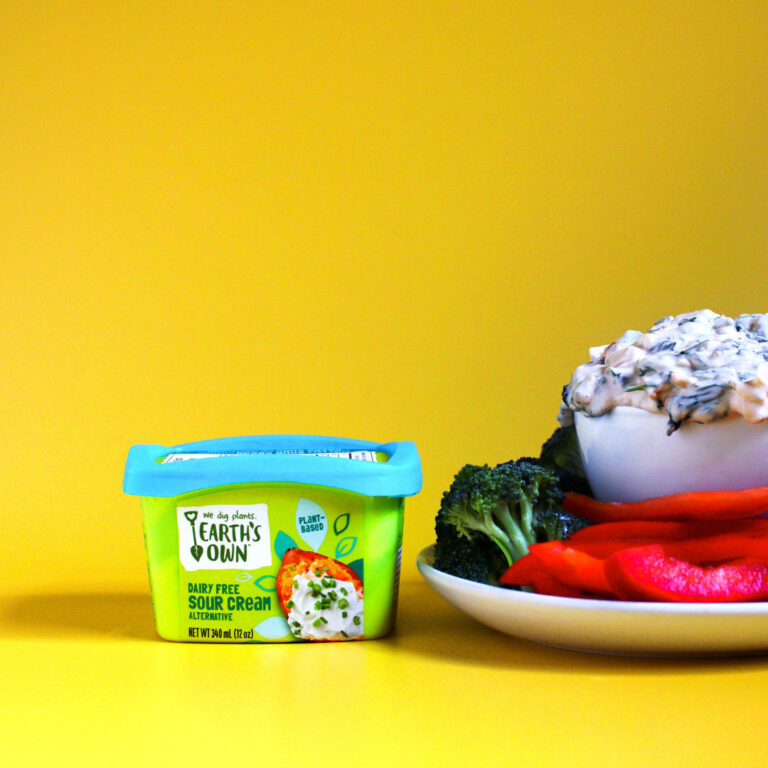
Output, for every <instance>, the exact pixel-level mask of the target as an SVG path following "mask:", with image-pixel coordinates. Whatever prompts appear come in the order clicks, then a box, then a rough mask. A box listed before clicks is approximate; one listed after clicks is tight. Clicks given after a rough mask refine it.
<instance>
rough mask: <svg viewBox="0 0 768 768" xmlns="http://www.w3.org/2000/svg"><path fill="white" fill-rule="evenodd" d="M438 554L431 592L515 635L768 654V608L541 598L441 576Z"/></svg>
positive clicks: (427, 559)
mask: <svg viewBox="0 0 768 768" xmlns="http://www.w3.org/2000/svg"><path fill="white" fill-rule="evenodd" d="M433 549H434V548H433V547H427V548H426V549H424V550H422V551H421V552H420V553H419V556H418V559H417V565H418V568H419V571H420V572H421V575H422V576H423V577H424V578H425V579H426V580H427V582H428V583H429V585H430V586H431V587H432V588H433V589H434V590H435V591H436V592H437V593H438V594H439V595H440V596H441V597H443V598H444V599H445V600H447V601H448V602H449V603H450V604H451V605H453V606H454V607H456V608H458V609H459V610H460V611H463V612H464V613H466V614H467V615H469V616H471V617H472V618H473V619H477V621H479V622H481V623H483V624H486V625H487V626H489V627H493V629H498V630H499V631H500V632H505V633H507V634H508V635H515V636H516V637H521V638H524V639H526V640H532V641H533V642H535V643H542V644H543V645H551V646H555V647H557V648H567V649H569V650H573V651H588V652H591V653H610V654H622V655H634V656H702V655H704V656H710V655H724V654H725V655H736V654H754V653H764V652H768V602H764V603H728V604H723V603H720V604H706V605H704V604H701V603H674V604H673V603H629V602H619V601H607V600H582V599H579V598H572V597H551V596H549V595H535V594H530V593H528V592H518V591H516V590H512V589H504V588H502V587H492V586H489V585H486V584H478V583H477V582H474V581H467V580H466V579H460V578H458V577H456V576H450V575H448V574H447V573H443V572H442V571H438V570H437V569H435V568H433V567H432V562H433V555H434V553H433Z"/></svg>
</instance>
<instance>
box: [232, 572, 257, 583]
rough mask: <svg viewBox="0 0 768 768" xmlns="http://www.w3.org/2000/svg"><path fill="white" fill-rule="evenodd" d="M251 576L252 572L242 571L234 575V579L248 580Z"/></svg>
mask: <svg viewBox="0 0 768 768" xmlns="http://www.w3.org/2000/svg"><path fill="white" fill-rule="evenodd" d="M252 578H253V574H251V573H248V572H247V571H243V572H242V573H238V574H237V576H235V581H250V580H251V579H252Z"/></svg>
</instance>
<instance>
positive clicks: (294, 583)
mask: <svg viewBox="0 0 768 768" xmlns="http://www.w3.org/2000/svg"><path fill="white" fill-rule="evenodd" d="M293 588H294V589H298V588H299V580H298V579H294V580H293Z"/></svg>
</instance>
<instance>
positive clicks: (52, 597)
mask: <svg viewBox="0 0 768 768" xmlns="http://www.w3.org/2000/svg"><path fill="white" fill-rule="evenodd" d="M0 666H1V667H2V669H3V684H2V687H1V688H0V722H1V723H2V731H3V751H4V753H5V754H6V756H8V755H10V756H11V759H10V760H9V762H7V763H6V764H7V765H11V766H17V765H19V766H20V765H30V766H48V765H51V766H56V765H66V766H69V765H78V766H80V765H110V766H112V765H117V766H122V765H142V766H144V765H149V766H153V765H163V766H174V765H196V766H206V765H211V766H214V765H215V766H220V765H226V764H227V762H233V761H235V760H237V761H239V762H241V763H242V761H243V760H248V761H249V762H251V761H252V762H253V764H256V765H295V764H299V765H301V764H307V763H310V762H311V763H312V764H316V763H332V764H334V765H336V766H347V765H349V766H355V767H356V768H357V767H359V766H378V765H382V766H385V765H386V766H396V765H425V766H428V765H462V764H467V765H469V764H471V765H484V766H487V765H498V766H506V765H513V764H514V765H525V766H531V765H533V766H539V765H542V766H603V765H605V766H612V768H615V766H635V765H637V766H640V765H643V766H646V765H667V764H672V760H674V764H675V765H685V766H687V765H691V766H693V765H697V766H709V765H713V766H714V765H717V766H728V765H736V764H737V761H738V764H739V765H740V766H744V765H755V766H757V765H763V764H764V763H765V761H766V759H767V758H768V745H766V741H765V739H764V738H763V737H764V734H765V729H766V723H765V717H766V715H765V713H766V706H765V705H766V701H767V699H768V694H767V693H766V691H767V690H768V657H751V658H731V659H717V660H712V659H710V660H701V659H699V660H692V659H690V660H670V659H656V660H649V659H637V658H619V657H609V656H596V655H589V654H580V653H574V652H568V651H559V650H554V649H550V648H545V647H539V646H536V645H533V644H530V643H528V642H525V641H522V640H517V639H515V638H512V637H509V636H506V635H503V634H500V633H497V632H494V631H493V630H490V629H487V628H485V627H483V626H481V625H480V624H477V623H476V622H474V621H473V620H471V619H469V618H467V617H465V616H464V615H462V614H461V613H459V612H458V611H456V610H455V609H453V608H452V607H450V606H449V605H447V604H446V603H444V602H443V601H442V600H441V598H439V597H438V596H437V595H436V594H435V593H433V592H432V591H431V590H430V588H429V587H428V586H427V585H426V583H424V582H423V581H421V580H420V579H419V577H418V576H417V575H415V574H408V575H407V578H406V580H405V581H404V583H403V584H402V585H401V600H400V608H399V614H398V625H397V630H396V632H395V633H394V634H393V635H391V636H390V637H388V638H386V639H384V640H378V641H371V642H362V643H345V644H341V643H332V644H321V645H197V644H174V643H168V642H164V641H162V640H159V639H158V638H157V637H156V636H155V634H154V628H153V625H152V618H151V608H150V601H149V595H148V593H145V592H141V591H138V590H137V591H134V592H132V593H125V594H119V593H80V594H78V593H70V594H66V593H61V594H36V595H26V596H24V595H18V596H6V597H4V598H2V600H1V601H0Z"/></svg>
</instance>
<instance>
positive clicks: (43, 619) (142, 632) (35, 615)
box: [0, 592, 157, 640]
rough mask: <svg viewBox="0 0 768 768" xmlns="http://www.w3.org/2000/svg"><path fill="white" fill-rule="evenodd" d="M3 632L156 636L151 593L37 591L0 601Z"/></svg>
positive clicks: (0, 632)
mask: <svg viewBox="0 0 768 768" xmlns="http://www.w3.org/2000/svg"><path fill="white" fill-rule="evenodd" d="M0 636H2V637H6V638H18V639H24V638H39V639H56V638H60V637H61V638H64V637H66V638H70V639H71V638H73V637H83V638H86V637H87V638H93V637H94V636H103V637H114V638H131V639H135V640H149V639H153V638H156V637H157V635H156V634H155V628H154V625H153V622H152V602H151V600H150V597H149V595H148V594H115V593H108V592H104V593H84V594H38V595H24V596H18V597H8V598H5V599H4V600H3V601H2V603H0Z"/></svg>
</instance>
